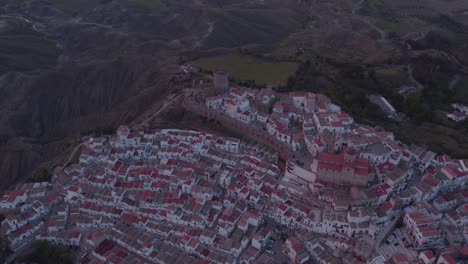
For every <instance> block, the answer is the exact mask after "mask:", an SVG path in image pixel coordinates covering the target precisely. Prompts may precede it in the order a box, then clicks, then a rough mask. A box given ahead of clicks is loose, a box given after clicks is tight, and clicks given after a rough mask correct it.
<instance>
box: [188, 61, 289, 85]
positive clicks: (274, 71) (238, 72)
mask: <svg viewBox="0 0 468 264" xmlns="http://www.w3.org/2000/svg"><path fill="white" fill-rule="evenodd" d="M192 64H193V65H195V66H197V67H199V68H202V69H204V70H215V69H219V68H224V69H226V70H228V71H229V75H230V76H231V77H232V78H234V79H235V81H244V80H255V83H256V84H259V85H262V84H269V85H272V86H279V85H284V84H286V82H287V80H288V77H289V76H291V75H293V74H294V73H295V71H296V70H297V68H298V65H297V63H294V62H267V61H263V60H261V59H258V58H255V57H251V56H244V55H236V54H229V55H225V56H218V57H210V58H202V59H198V60H196V61H193V62H192Z"/></svg>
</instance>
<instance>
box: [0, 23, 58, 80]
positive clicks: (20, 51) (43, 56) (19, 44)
mask: <svg viewBox="0 0 468 264" xmlns="http://www.w3.org/2000/svg"><path fill="white" fill-rule="evenodd" d="M57 56H58V51H57V49H56V47H55V43H53V42H50V41H47V40H45V39H44V38H43V37H42V36H41V35H40V34H39V33H37V32H35V31H33V30H32V29H31V26H30V25H29V24H26V23H24V22H21V21H17V20H13V19H12V20H8V29H7V30H5V31H3V32H2V34H0V61H1V64H0V74H1V73H3V72H6V71H8V70H16V71H29V70H34V69H39V68H48V67H53V66H54V65H55V63H56V60H57Z"/></svg>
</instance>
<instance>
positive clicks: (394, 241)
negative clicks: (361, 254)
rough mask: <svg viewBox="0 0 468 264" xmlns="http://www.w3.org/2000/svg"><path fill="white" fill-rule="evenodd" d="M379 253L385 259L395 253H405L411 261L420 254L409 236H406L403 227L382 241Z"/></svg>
mask: <svg viewBox="0 0 468 264" xmlns="http://www.w3.org/2000/svg"><path fill="white" fill-rule="evenodd" d="M379 253H380V254H381V255H382V256H383V257H384V258H385V259H389V258H390V257H392V256H393V255H394V254H395V253H403V254H405V255H406V256H407V257H408V259H409V260H410V261H415V260H416V259H417V256H418V252H417V251H416V250H415V249H414V247H413V245H412V244H411V243H410V242H409V241H408V238H407V237H406V236H405V234H404V231H403V230H402V229H396V230H395V231H393V232H392V233H391V234H390V235H389V236H388V238H387V239H386V240H384V241H383V242H382V244H381V245H380V248H379Z"/></svg>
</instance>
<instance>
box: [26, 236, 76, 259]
mask: <svg viewBox="0 0 468 264" xmlns="http://www.w3.org/2000/svg"><path fill="white" fill-rule="evenodd" d="M19 260H20V262H30V263H31V262H32V263H38V264H49V263H61V264H73V263H74V261H73V255H72V252H71V251H70V249H68V248H66V247H57V246H55V245H53V244H51V243H50V242H47V241H36V242H35V243H34V252H33V253H31V254H29V255H27V256H23V257H20V258H19Z"/></svg>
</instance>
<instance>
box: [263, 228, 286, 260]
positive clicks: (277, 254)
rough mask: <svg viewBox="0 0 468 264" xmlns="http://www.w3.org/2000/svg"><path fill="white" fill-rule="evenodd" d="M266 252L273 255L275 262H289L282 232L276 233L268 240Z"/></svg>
mask: <svg viewBox="0 0 468 264" xmlns="http://www.w3.org/2000/svg"><path fill="white" fill-rule="evenodd" d="M264 249H265V251H264V254H266V255H269V256H271V257H272V258H273V259H274V260H275V262H274V263H287V262H289V258H288V257H287V256H286V255H285V254H284V252H283V251H284V248H283V239H282V237H281V235H280V234H278V233H276V232H275V233H274V234H273V235H272V236H271V237H270V239H268V241H267V242H266V245H265V248H264Z"/></svg>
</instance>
